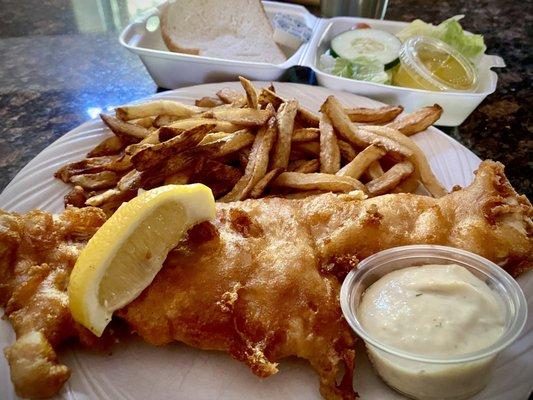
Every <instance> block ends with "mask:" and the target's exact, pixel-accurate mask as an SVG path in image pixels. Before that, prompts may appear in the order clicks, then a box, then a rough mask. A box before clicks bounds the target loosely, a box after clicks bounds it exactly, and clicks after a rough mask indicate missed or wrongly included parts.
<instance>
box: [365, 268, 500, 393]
mask: <svg viewBox="0 0 533 400" xmlns="http://www.w3.org/2000/svg"><path fill="white" fill-rule="evenodd" d="M358 316H359V319H360V321H361V325H362V326H363V328H364V329H365V330H366V331H367V332H368V334H370V335H371V336H372V337H373V338H374V339H376V340H378V341H380V342H381V343H383V344H385V345H387V346H390V347H391V348H394V349H397V350H400V351H404V352H408V353H411V354H415V355H419V356H426V357H434V356H460V355H464V354H467V353H471V352H475V351H478V350H482V349H484V348H486V347H488V346H490V345H491V344H493V343H494V342H496V341H497V340H498V338H499V337H500V336H501V335H502V334H503V332H504V329H505V308H504V305H503V302H502V299H501V298H500V297H499V296H498V295H497V294H496V293H495V292H494V291H493V290H491V289H490V288H489V287H488V286H487V284H486V283H485V282H483V281H481V280H480V279H478V278H477V277H476V276H474V275H473V274H472V273H471V272H470V271H468V270H467V269H466V268H464V267H462V266H459V265H456V264H449V265H425V266H418V267H409V268H404V269H400V270H397V271H394V272H391V273H389V274H387V275H385V276H383V277H382V278H380V279H379V280H378V281H376V282H374V283H373V284H372V285H371V286H370V287H369V288H368V289H367V290H366V292H365V293H364V295H363V298H362V299H361V303H360V304H359V308H358ZM368 350H369V355H370V358H371V360H372V362H373V364H374V366H375V367H376V369H377V371H378V373H379V374H380V375H381V376H382V378H383V379H384V380H385V381H387V382H388V383H389V384H390V385H391V386H393V387H395V388H396V389H398V390H400V391H401V392H404V393H405V394H408V395H410V396H413V397H415V398H419V399H438V398H447V399H450V398H455V399H459V398H465V397H468V396H471V395H473V394H474V393H476V392H477V391H479V390H481V389H482V388H483V386H484V385H485V384H486V381H487V379H488V376H487V375H488V374H487V373H486V372H487V371H488V369H489V367H490V364H491V363H492V361H493V358H494V357H489V358H485V359H482V360H478V361H475V362H469V363H459V364H428V363H422V362H417V361H411V360H408V359H405V358H400V357H397V356H394V355H392V354H389V353H386V352H384V351H382V350H379V349H377V348H375V347H373V346H372V345H369V346H368Z"/></svg>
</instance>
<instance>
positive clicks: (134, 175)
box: [116, 169, 142, 192]
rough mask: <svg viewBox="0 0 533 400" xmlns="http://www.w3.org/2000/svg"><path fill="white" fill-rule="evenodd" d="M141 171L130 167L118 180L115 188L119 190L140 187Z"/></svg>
mask: <svg viewBox="0 0 533 400" xmlns="http://www.w3.org/2000/svg"><path fill="white" fill-rule="evenodd" d="M141 181H142V173H141V172H140V171H137V170H135V169H132V170H131V171H130V172H128V173H127V174H126V175H124V176H123V177H122V178H120V181H118V183H117V186H116V188H117V189H118V190H120V191H121V192H124V191H126V190H137V189H139V188H140V187H141V183H142V182H141Z"/></svg>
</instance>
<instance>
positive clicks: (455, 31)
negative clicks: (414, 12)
mask: <svg viewBox="0 0 533 400" xmlns="http://www.w3.org/2000/svg"><path fill="white" fill-rule="evenodd" d="M463 17H464V15H456V16H455V17H452V18H449V19H447V20H446V21H443V22H441V23H440V24H439V25H436V26H435V25H433V24H428V23H426V22H424V21H421V20H419V19H416V20H414V21H413V22H411V23H410V24H409V25H408V26H406V27H405V28H404V29H402V30H401V31H400V32H398V33H397V34H396V36H397V37H398V39H400V40H401V41H402V42H404V41H406V40H407V39H408V38H410V37H412V36H429V37H432V38H435V39H440V40H442V41H443V42H446V43H448V44H449V45H450V46H452V47H454V48H455V49H457V50H458V51H459V52H460V53H461V54H462V55H464V56H465V57H467V58H469V59H470V60H472V61H474V62H475V61H476V60H478V59H479V57H480V56H481V55H482V54H483V53H485V50H486V49H487V47H486V46H485V42H484V41H483V36H482V35H473V34H471V33H469V32H465V31H464V30H463V28H462V26H461V24H460V23H459V20H461V19H462V18H463Z"/></svg>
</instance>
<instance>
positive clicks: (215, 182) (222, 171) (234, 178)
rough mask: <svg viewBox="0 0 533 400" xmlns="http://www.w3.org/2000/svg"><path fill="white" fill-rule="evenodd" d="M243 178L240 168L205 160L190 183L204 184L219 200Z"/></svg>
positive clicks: (192, 176)
mask: <svg viewBox="0 0 533 400" xmlns="http://www.w3.org/2000/svg"><path fill="white" fill-rule="evenodd" d="M241 176H242V174H241V172H240V171H239V169H238V168H235V167H231V166H229V165H225V164H222V163H221V162H218V161H216V160H207V159H204V162H203V163H202V165H201V167H200V168H199V169H198V171H195V172H194V173H193V174H192V175H191V177H190V180H189V182H190V183H193V182H194V183H203V184H204V185H206V186H208V187H209V188H210V189H211V191H212V192H213V196H214V197H215V198H219V197H220V196H222V195H224V194H226V193H227V192H229V191H230V190H231V188H233V187H234V186H235V185H236V184H237V182H238V181H239V179H240V178H241Z"/></svg>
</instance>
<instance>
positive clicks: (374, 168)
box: [366, 160, 384, 180]
mask: <svg viewBox="0 0 533 400" xmlns="http://www.w3.org/2000/svg"><path fill="white" fill-rule="evenodd" d="M383 174H384V172H383V168H381V164H380V163H379V161H377V160H376V161H374V162H373V163H370V165H369V166H368V168H367V170H366V175H367V176H368V177H369V178H370V180H372V179H376V178H379V177H380V176H381V175H383Z"/></svg>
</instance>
